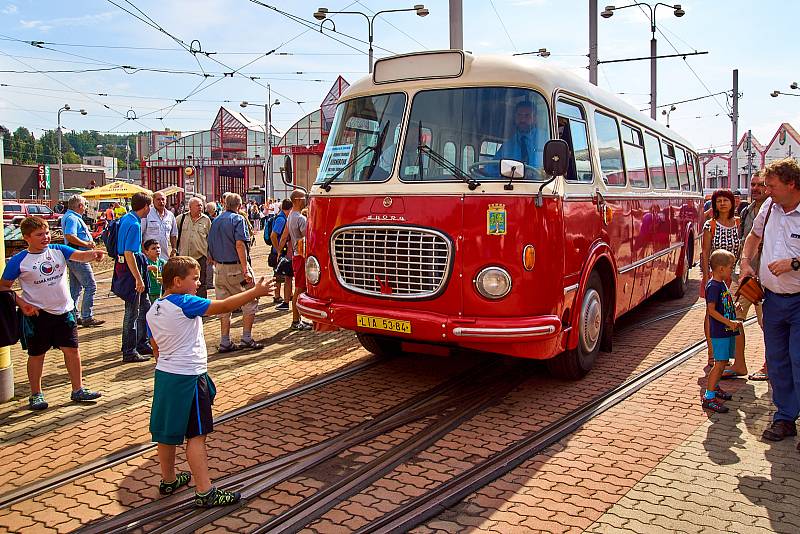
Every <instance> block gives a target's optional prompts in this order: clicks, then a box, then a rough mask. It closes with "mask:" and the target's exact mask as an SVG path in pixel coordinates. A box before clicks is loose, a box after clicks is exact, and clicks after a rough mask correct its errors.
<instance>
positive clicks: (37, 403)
mask: <svg viewBox="0 0 800 534" xmlns="http://www.w3.org/2000/svg"><path fill="white" fill-rule="evenodd" d="M48 406H49V404H47V401H46V400H44V393H34V394H33V395H31V396H30V397H28V408H30V409H31V410H37V411H38V410H46V409H47V407H48Z"/></svg>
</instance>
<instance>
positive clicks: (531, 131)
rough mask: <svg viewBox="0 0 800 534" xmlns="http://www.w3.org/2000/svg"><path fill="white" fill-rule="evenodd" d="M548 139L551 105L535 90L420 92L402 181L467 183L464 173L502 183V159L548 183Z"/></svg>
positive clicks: (531, 177) (413, 111)
mask: <svg viewBox="0 0 800 534" xmlns="http://www.w3.org/2000/svg"><path fill="white" fill-rule="evenodd" d="M548 139H550V123H549V120H548V113H547V104H546V102H545V99H544V98H543V97H542V96H541V95H540V94H539V93H537V92H535V91H531V90H528V89H515V88H506V87H478V88H472V87H470V88H454V89H436V90H429V91H422V92H420V93H418V94H417V95H416V96H415V97H414V101H413V103H412V105H411V115H410V118H409V122H408V133H407V135H406V139H405V145H404V147H403V157H402V159H401V160H400V179H401V180H404V181H423V180H425V181H447V180H463V177H464V175H466V176H469V177H471V178H476V179H479V180H484V179H489V180H491V179H501V176H500V164H499V163H500V160H501V159H512V160H516V161H520V162H522V163H524V164H525V179H526V180H537V181H542V180H546V179H547V177H546V176H545V174H544V172H543V169H542V151H543V148H544V144H545V142H546V141H547V140H548ZM444 163H447V165H445V164H444ZM457 171H461V172H457ZM502 179H505V178H502Z"/></svg>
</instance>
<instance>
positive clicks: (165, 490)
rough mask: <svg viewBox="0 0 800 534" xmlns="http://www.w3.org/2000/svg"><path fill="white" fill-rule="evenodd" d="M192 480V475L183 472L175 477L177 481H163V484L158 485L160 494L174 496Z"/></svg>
mask: <svg viewBox="0 0 800 534" xmlns="http://www.w3.org/2000/svg"><path fill="white" fill-rule="evenodd" d="M190 480H192V474H191V473H189V472H186V471H181V472H180V473H178V474H177V476H176V477H175V480H173V481H172V482H164V481H163V480H162V481H161V484H159V485H158V492H159V493H160V494H161V495H172V494H173V493H175V492H176V491H178V488H182V487H183V486H185V485H187V484H188V483H189V481H190Z"/></svg>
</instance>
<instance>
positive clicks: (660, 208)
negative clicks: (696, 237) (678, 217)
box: [644, 132, 672, 295]
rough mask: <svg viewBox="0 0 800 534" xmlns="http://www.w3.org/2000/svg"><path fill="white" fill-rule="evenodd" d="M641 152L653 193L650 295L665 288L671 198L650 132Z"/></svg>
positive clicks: (657, 144) (657, 145) (655, 139)
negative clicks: (645, 162) (643, 154)
mask: <svg viewBox="0 0 800 534" xmlns="http://www.w3.org/2000/svg"><path fill="white" fill-rule="evenodd" d="M644 148H645V155H646V156H647V167H648V169H649V171H650V182H651V184H652V189H653V191H654V194H653V196H652V197H651V199H652V200H651V201H650V202H649V203H648V204H649V206H647V211H648V213H650V214H651V225H652V245H653V252H652V255H651V256H650V257H651V258H652V259H651V261H650V263H651V264H652V273H651V275H650V290H649V292H648V293H649V294H650V295H652V294H653V293H655V292H656V291H658V290H659V289H661V287H663V286H664V282H665V280H666V276H667V271H668V270H669V264H670V254H669V247H670V243H671V237H670V231H671V227H672V217H671V210H672V208H671V206H670V200H669V199H670V194H669V191H668V189H667V180H666V176H665V174H664V163H663V160H662V154H661V141H660V140H659V139H658V137H656V136H655V135H653V134H651V133H650V132H645V134H644Z"/></svg>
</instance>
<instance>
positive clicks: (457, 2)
mask: <svg viewBox="0 0 800 534" xmlns="http://www.w3.org/2000/svg"><path fill="white" fill-rule="evenodd" d="M450 49H451V50H464V6H463V2H462V0H450Z"/></svg>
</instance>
